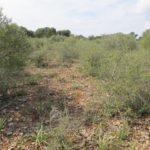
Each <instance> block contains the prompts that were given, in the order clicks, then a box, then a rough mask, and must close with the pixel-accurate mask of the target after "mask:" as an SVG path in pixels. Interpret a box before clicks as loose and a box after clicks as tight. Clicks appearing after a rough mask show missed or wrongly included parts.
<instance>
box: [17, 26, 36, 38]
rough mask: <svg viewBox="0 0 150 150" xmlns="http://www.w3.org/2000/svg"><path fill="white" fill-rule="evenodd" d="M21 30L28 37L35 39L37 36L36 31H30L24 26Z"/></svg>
mask: <svg viewBox="0 0 150 150" xmlns="http://www.w3.org/2000/svg"><path fill="white" fill-rule="evenodd" d="M20 28H21V29H22V30H23V31H24V32H25V33H26V35H27V36H28V37H34V36H35V34H34V31H31V30H28V29H27V28H25V27H22V26H21V27H20Z"/></svg>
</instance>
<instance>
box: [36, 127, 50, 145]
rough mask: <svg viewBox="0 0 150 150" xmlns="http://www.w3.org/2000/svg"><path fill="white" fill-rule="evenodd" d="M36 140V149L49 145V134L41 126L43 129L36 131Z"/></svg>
mask: <svg viewBox="0 0 150 150" xmlns="http://www.w3.org/2000/svg"><path fill="white" fill-rule="evenodd" d="M33 138H34V140H35V145H36V147H38V146H41V145H42V144H47V142H46V140H47V138H48V137H47V134H46V132H45V131H44V128H43V126H42V125H41V127H40V128H39V129H38V130H37V131H36V133H35V135H34V137H33Z"/></svg>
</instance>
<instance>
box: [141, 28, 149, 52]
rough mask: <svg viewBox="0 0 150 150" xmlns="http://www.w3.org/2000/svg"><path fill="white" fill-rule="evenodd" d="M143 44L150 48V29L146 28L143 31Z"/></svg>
mask: <svg viewBox="0 0 150 150" xmlns="http://www.w3.org/2000/svg"><path fill="white" fill-rule="evenodd" d="M140 41H141V44H142V46H143V47H144V48H145V49H149V48H150V29H149V30H146V31H145V32H144V33H143V37H142V38H141V40H140Z"/></svg>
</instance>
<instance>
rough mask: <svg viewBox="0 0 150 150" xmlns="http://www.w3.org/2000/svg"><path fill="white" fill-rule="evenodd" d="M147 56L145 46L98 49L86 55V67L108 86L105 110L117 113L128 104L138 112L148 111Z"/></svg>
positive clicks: (149, 84)
mask: <svg viewBox="0 0 150 150" xmlns="http://www.w3.org/2000/svg"><path fill="white" fill-rule="evenodd" d="M149 56H150V53H149V51H145V50H136V51H129V52H120V51H116V50H115V51H112V52H108V51H99V52H93V53H92V54H91V55H89V56H88V59H86V63H85V69H86V70H87V72H88V73H89V74H90V75H92V76H94V77H96V78H98V79H99V80H100V81H103V82H104V85H105V87H106V88H107V90H108V93H109V98H108V100H107V101H106V108H107V109H106V110H108V111H109V112H111V113H112V114H114V113H117V114H118V113H119V112H122V111H124V112H126V111H127V110H128V109H129V108H130V109H131V110H132V111H133V112H135V113H137V114H141V115H143V114H147V113H148V114H149V113H150V112H149V108H150V105H149V104H150V99H149V97H150V96H149V89H150V78H149V63H150V62H149Z"/></svg>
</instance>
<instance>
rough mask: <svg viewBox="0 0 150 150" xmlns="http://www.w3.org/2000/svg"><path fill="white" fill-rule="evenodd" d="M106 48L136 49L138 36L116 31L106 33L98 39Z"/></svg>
mask: <svg viewBox="0 0 150 150" xmlns="http://www.w3.org/2000/svg"><path fill="white" fill-rule="evenodd" d="M97 41H98V42H99V43H100V44H101V46H102V47H103V49H105V50H121V51H126V50H134V49H136V48H137V43H136V38H135V37H134V36H132V35H131V34H122V33H116V34H112V35H104V36H102V37H100V38H98V39H97Z"/></svg>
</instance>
